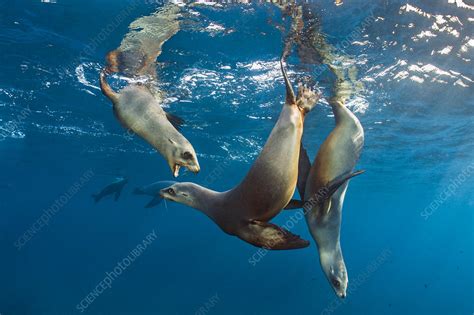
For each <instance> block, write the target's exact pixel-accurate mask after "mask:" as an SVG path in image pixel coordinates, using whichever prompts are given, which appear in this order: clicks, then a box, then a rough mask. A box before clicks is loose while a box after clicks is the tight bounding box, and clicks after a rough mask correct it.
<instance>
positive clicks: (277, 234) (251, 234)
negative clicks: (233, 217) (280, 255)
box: [238, 220, 309, 250]
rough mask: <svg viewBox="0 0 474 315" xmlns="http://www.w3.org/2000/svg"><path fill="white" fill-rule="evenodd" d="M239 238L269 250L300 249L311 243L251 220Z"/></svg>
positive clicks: (282, 230)
mask: <svg viewBox="0 0 474 315" xmlns="http://www.w3.org/2000/svg"><path fill="white" fill-rule="evenodd" d="M238 236H239V238H241V239H242V240H244V241H246V242H248V243H250V244H252V245H254V246H257V247H262V248H267V249H275V250H278V249H298V248H304V247H308V246H309V242H308V241H306V240H304V239H302V238H300V237H299V236H298V235H295V234H293V233H290V232H289V231H287V230H285V229H283V228H281V227H279V226H277V225H275V224H272V223H269V222H262V221H257V220H250V221H249V222H248V223H247V224H246V225H245V226H243V227H242V228H241V229H240V230H239V235H238Z"/></svg>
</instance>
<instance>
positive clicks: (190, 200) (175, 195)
mask: <svg viewBox="0 0 474 315" xmlns="http://www.w3.org/2000/svg"><path fill="white" fill-rule="evenodd" d="M198 190H199V186H198V185H196V184H194V183H176V184H173V185H171V186H169V187H166V188H163V189H162V190H160V196H161V198H164V199H166V200H171V201H174V202H178V203H181V204H184V205H186V206H189V207H193V208H195V207H196V206H197V204H196V201H197V194H198Z"/></svg>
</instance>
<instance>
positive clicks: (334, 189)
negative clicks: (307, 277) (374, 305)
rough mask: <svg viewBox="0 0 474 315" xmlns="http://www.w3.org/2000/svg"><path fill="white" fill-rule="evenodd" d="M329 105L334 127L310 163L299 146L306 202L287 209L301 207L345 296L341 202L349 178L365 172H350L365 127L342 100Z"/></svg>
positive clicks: (328, 274) (326, 269)
mask: <svg viewBox="0 0 474 315" xmlns="http://www.w3.org/2000/svg"><path fill="white" fill-rule="evenodd" d="M330 104H331V107H332V111H333V113H334V117H335V120H336V127H335V128H334V129H333V130H332V131H331V133H330V134H329V136H328V137H327V138H326V140H325V141H324V143H323V144H322V145H321V147H320V148H319V151H318V154H317V155H316V158H315V160H314V162H313V165H312V166H311V162H310V160H309V158H308V155H307V153H306V150H304V148H303V147H302V148H301V154H300V162H299V176H298V191H299V193H300V195H301V197H302V198H303V200H305V203H304V205H303V204H302V203H301V202H300V203H299V205H298V206H296V205H297V204H298V202H297V201H293V200H292V202H291V205H290V206H289V208H291V207H301V206H303V207H304V209H305V211H304V212H305V218H306V222H307V224H308V227H309V230H310V232H311V235H312V236H313V238H314V240H315V241H316V243H317V245H318V249H319V259H320V262H321V267H322V269H323V271H324V273H325V274H326V277H327V278H328V280H329V282H330V284H331V286H332V287H333V289H334V291H335V292H336V294H337V295H338V296H339V297H341V298H345V297H346V290H347V284H348V277H347V270H346V265H345V263H344V258H343V256H342V250H341V244H340V230H341V219H342V205H343V203H344V197H345V195H346V190H347V186H348V183H349V182H348V181H349V179H351V178H352V177H354V176H357V175H360V174H362V173H363V172H364V171H356V172H354V171H353V169H354V167H355V165H356V163H357V161H358V160H359V156H360V152H361V150H362V147H363V145H364V130H363V128H362V125H361V124H360V122H359V120H358V119H357V117H356V116H355V115H354V114H353V113H352V112H351V111H350V110H349V109H348V108H347V107H346V106H344V105H343V104H342V102H340V101H337V100H335V99H333V100H330Z"/></svg>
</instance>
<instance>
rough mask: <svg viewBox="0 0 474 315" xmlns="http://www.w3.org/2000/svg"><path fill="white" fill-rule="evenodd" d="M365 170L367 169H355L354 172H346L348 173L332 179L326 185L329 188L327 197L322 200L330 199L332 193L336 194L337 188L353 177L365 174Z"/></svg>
mask: <svg viewBox="0 0 474 315" xmlns="http://www.w3.org/2000/svg"><path fill="white" fill-rule="evenodd" d="M364 172H365V170H360V171H355V172H352V173H346V174H343V175H341V176H338V177H336V178H335V179H334V180H332V181H330V182H329V183H328V184H327V185H326V189H327V190H326V191H327V193H326V194H325V196H326V198H324V199H323V200H322V202H324V201H325V200H326V199H329V198H330V197H331V196H332V194H334V193H335V192H336V190H338V189H339V187H341V186H342V185H343V184H344V183H345V182H346V181H348V180H349V179H351V178H352V177H355V176H358V175H360V174H363V173H364Z"/></svg>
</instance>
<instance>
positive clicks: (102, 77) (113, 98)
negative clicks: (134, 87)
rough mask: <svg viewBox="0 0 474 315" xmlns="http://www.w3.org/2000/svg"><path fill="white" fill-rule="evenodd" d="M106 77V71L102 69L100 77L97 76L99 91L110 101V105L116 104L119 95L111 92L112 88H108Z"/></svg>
mask: <svg viewBox="0 0 474 315" xmlns="http://www.w3.org/2000/svg"><path fill="white" fill-rule="evenodd" d="M106 75H107V70H106V69H102V70H101V71H100V76H99V80H100V89H101V91H102V93H103V94H104V95H105V96H107V97H108V98H109V99H110V100H111V101H112V103H114V104H115V103H117V102H118V99H119V94H118V93H116V92H115V91H114V90H112V88H111V87H110V85H109V84H108V83H107V79H106V77H105V76H106Z"/></svg>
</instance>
